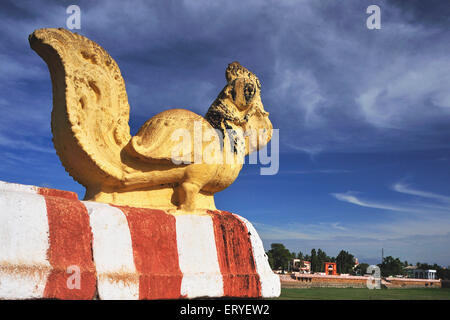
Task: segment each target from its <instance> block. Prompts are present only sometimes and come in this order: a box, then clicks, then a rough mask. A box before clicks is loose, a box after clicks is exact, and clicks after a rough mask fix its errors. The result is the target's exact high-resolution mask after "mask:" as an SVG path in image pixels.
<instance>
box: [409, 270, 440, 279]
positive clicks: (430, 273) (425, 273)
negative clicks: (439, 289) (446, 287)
mask: <svg viewBox="0 0 450 320" xmlns="http://www.w3.org/2000/svg"><path fill="white" fill-rule="evenodd" d="M414 278H415V279H431V280H434V279H437V277H436V270H433V269H428V270H422V269H415V270H414Z"/></svg>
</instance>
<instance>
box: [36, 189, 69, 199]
mask: <svg viewBox="0 0 450 320" xmlns="http://www.w3.org/2000/svg"><path fill="white" fill-rule="evenodd" d="M38 193H39V194H41V195H43V196H46V195H49V196H52V197H59V198H66V199H70V200H78V195H77V194H76V193H75V192H72V191H64V190H58V189H48V188H39V189H38Z"/></svg>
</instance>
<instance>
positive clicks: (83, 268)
mask: <svg viewBox="0 0 450 320" xmlns="http://www.w3.org/2000/svg"><path fill="white" fill-rule="evenodd" d="M74 270H75V271H74ZM75 277H77V278H75ZM77 281H78V282H77ZM74 284H78V285H74ZM279 294H280V280H279V277H278V276H277V275H275V274H274V273H273V272H272V270H271V269H270V266H269V264H268V261H267V256H266V254H265V252H264V248H263V245H262V242H261V239H260V238H259V236H258V234H257V232H256V230H255V229H254V228H253V226H252V225H251V224H250V222H248V221H247V220H246V219H244V218H242V217H240V216H238V215H235V214H232V213H229V212H225V211H207V212H205V214H204V215H178V216H174V215H170V214H167V213H166V212H165V211H162V210H153V209H142V208H133V207H122V206H112V205H108V204H103V203H97V202H91V201H79V200H78V199H77V196H76V194H75V193H72V192H67V191H60V190H54V189H46V188H38V187H33V186H24V185H18V184H11V183H6V182H0V299H33V298H58V299H94V298H96V297H98V298H100V299H179V298H196V297H276V296H279Z"/></svg>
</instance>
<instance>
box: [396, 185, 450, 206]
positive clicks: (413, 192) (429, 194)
mask: <svg viewBox="0 0 450 320" xmlns="http://www.w3.org/2000/svg"><path fill="white" fill-rule="evenodd" d="M392 188H393V189H394V190H395V191H397V192H400V193H404V194H409V195H413V196H418V197H423V198H428V199H435V200H439V201H442V202H445V203H449V204H450V197H449V196H444V195H441V194H437V193H433V192H428V191H422V190H417V189H413V188H411V187H409V186H408V185H405V184H403V183H400V182H399V183H396V184H394V185H393V187H392Z"/></svg>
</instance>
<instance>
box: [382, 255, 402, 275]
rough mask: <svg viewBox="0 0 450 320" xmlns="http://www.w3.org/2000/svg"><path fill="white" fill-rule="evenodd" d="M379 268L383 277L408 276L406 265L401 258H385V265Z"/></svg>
mask: <svg viewBox="0 0 450 320" xmlns="http://www.w3.org/2000/svg"><path fill="white" fill-rule="evenodd" d="M378 266H379V267H380V270H381V276H382V277H389V276H395V275H405V274H406V272H405V269H404V264H403V263H402V262H401V261H400V259H399V258H394V257H392V256H388V257H385V258H384V259H383V263H381V264H379V265H378Z"/></svg>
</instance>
